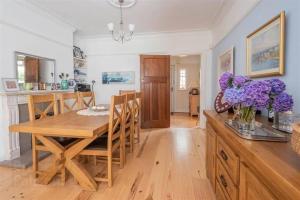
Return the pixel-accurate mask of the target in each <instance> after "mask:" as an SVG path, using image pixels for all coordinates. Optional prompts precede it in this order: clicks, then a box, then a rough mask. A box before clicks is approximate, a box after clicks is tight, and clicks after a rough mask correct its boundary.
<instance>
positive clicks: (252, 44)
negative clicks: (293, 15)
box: [246, 12, 285, 77]
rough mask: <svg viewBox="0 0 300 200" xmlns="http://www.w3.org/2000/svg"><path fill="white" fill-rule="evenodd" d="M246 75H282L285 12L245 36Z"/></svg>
mask: <svg viewBox="0 0 300 200" xmlns="http://www.w3.org/2000/svg"><path fill="white" fill-rule="evenodd" d="M246 44H247V75H248V76H250V77H266V76H278V75H283V74H284V56H285V55H284V54H285V50H284V48H285V47H284V46H285V12H281V13H280V14H279V15H277V16H276V17H274V18H273V19H271V20H270V21H269V22H267V23H266V24H264V25H263V26H261V27H260V28H259V29H257V30H256V31H254V32H253V33H251V34H250V35H248V36H247V39H246Z"/></svg>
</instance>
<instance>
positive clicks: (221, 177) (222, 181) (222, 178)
mask: <svg viewBox="0 0 300 200" xmlns="http://www.w3.org/2000/svg"><path fill="white" fill-rule="evenodd" d="M220 180H221V183H222V185H223V186H224V187H225V188H226V187H227V182H226V180H225V177H224V176H223V175H221V176H220Z"/></svg>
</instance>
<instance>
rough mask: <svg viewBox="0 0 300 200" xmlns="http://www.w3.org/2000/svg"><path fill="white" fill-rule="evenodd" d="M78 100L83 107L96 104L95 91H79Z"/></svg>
mask: <svg viewBox="0 0 300 200" xmlns="http://www.w3.org/2000/svg"><path fill="white" fill-rule="evenodd" d="M78 101H79V105H80V108H81V109H82V108H88V107H91V106H95V94H94V92H78Z"/></svg>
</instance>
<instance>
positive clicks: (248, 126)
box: [239, 107, 256, 131]
mask: <svg viewBox="0 0 300 200" xmlns="http://www.w3.org/2000/svg"><path fill="white" fill-rule="evenodd" d="M255 114H256V109H254V108H252V107H242V108H241V109H240V112H239V124H240V129H242V130H243V131H254V130H255Z"/></svg>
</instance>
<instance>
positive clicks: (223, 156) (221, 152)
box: [220, 150, 228, 161]
mask: <svg viewBox="0 0 300 200" xmlns="http://www.w3.org/2000/svg"><path fill="white" fill-rule="evenodd" d="M220 155H221V157H222V158H223V160H224V161H227V160H228V156H227V154H226V153H225V152H224V151H223V150H221V151H220Z"/></svg>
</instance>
